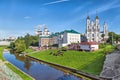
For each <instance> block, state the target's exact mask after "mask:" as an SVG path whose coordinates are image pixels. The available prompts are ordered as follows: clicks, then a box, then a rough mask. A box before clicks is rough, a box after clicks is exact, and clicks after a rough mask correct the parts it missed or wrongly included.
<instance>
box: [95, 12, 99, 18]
mask: <svg viewBox="0 0 120 80" xmlns="http://www.w3.org/2000/svg"><path fill="white" fill-rule="evenodd" d="M96 19H99V17H98V12H97V11H96Z"/></svg>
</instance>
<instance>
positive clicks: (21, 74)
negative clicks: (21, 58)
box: [0, 46, 33, 80]
mask: <svg viewBox="0 0 120 80" xmlns="http://www.w3.org/2000/svg"><path fill="white" fill-rule="evenodd" d="M4 48H6V47H3V46H0V60H2V61H6V60H5V59H4V58H3V55H2V52H3V50H4ZM6 65H7V66H8V67H9V68H10V69H11V70H12V71H14V72H15V73H16V74H18V75H19V76H20V77H21V78H22V79H23V80H33V79H32V78H31V77H29V76H27V75H26V74H24V73H23V72H21V71H20V70H18V69H17V68H16V67H15V66H13V65H11V64H10V63H6Z"/></svg>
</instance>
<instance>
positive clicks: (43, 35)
mask: <svg viewBox="0 0 120 80" xmlns="http://www.w3.org/2000/svg"><path fill="white" fill-rule="evenodd" d="M37 32H38V35H39V47H42V46H48V45H49V44H51V43H50V42H51V38H50V32H49V30H48V29H47V28H46V27H45V26H44V29H43V31H42V30H40V29H39V30H38V31H37Z"/></svg>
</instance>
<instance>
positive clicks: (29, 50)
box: [23, 48, 34, 53]
mask: <svg viewBox="0 0 120 80" xmlns="http://www.w3.org/2000/svg"><path fill="white" fill-rule="evenodd" d="M33 51H34V50H33V49H31V48H28V49H26V50H25V51H24V52H23V53H30V52H33Z"/></svg>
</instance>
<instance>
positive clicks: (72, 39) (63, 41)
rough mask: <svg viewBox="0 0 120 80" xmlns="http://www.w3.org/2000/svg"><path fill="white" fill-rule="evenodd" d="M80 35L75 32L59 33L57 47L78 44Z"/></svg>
mask: <svg viewBox="0 0 120 80" xmlns="http://www.w3.org/2000/svg"><path fill="white" fill-rule="evenodd" d="M80 42H81V37H80V33H78V32H77V31H75V30H65V31H63V32H61V33H60V35H59V38H58V46H59V47H64V46H67V45H68V44H71V43H80Z"/></svg>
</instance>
